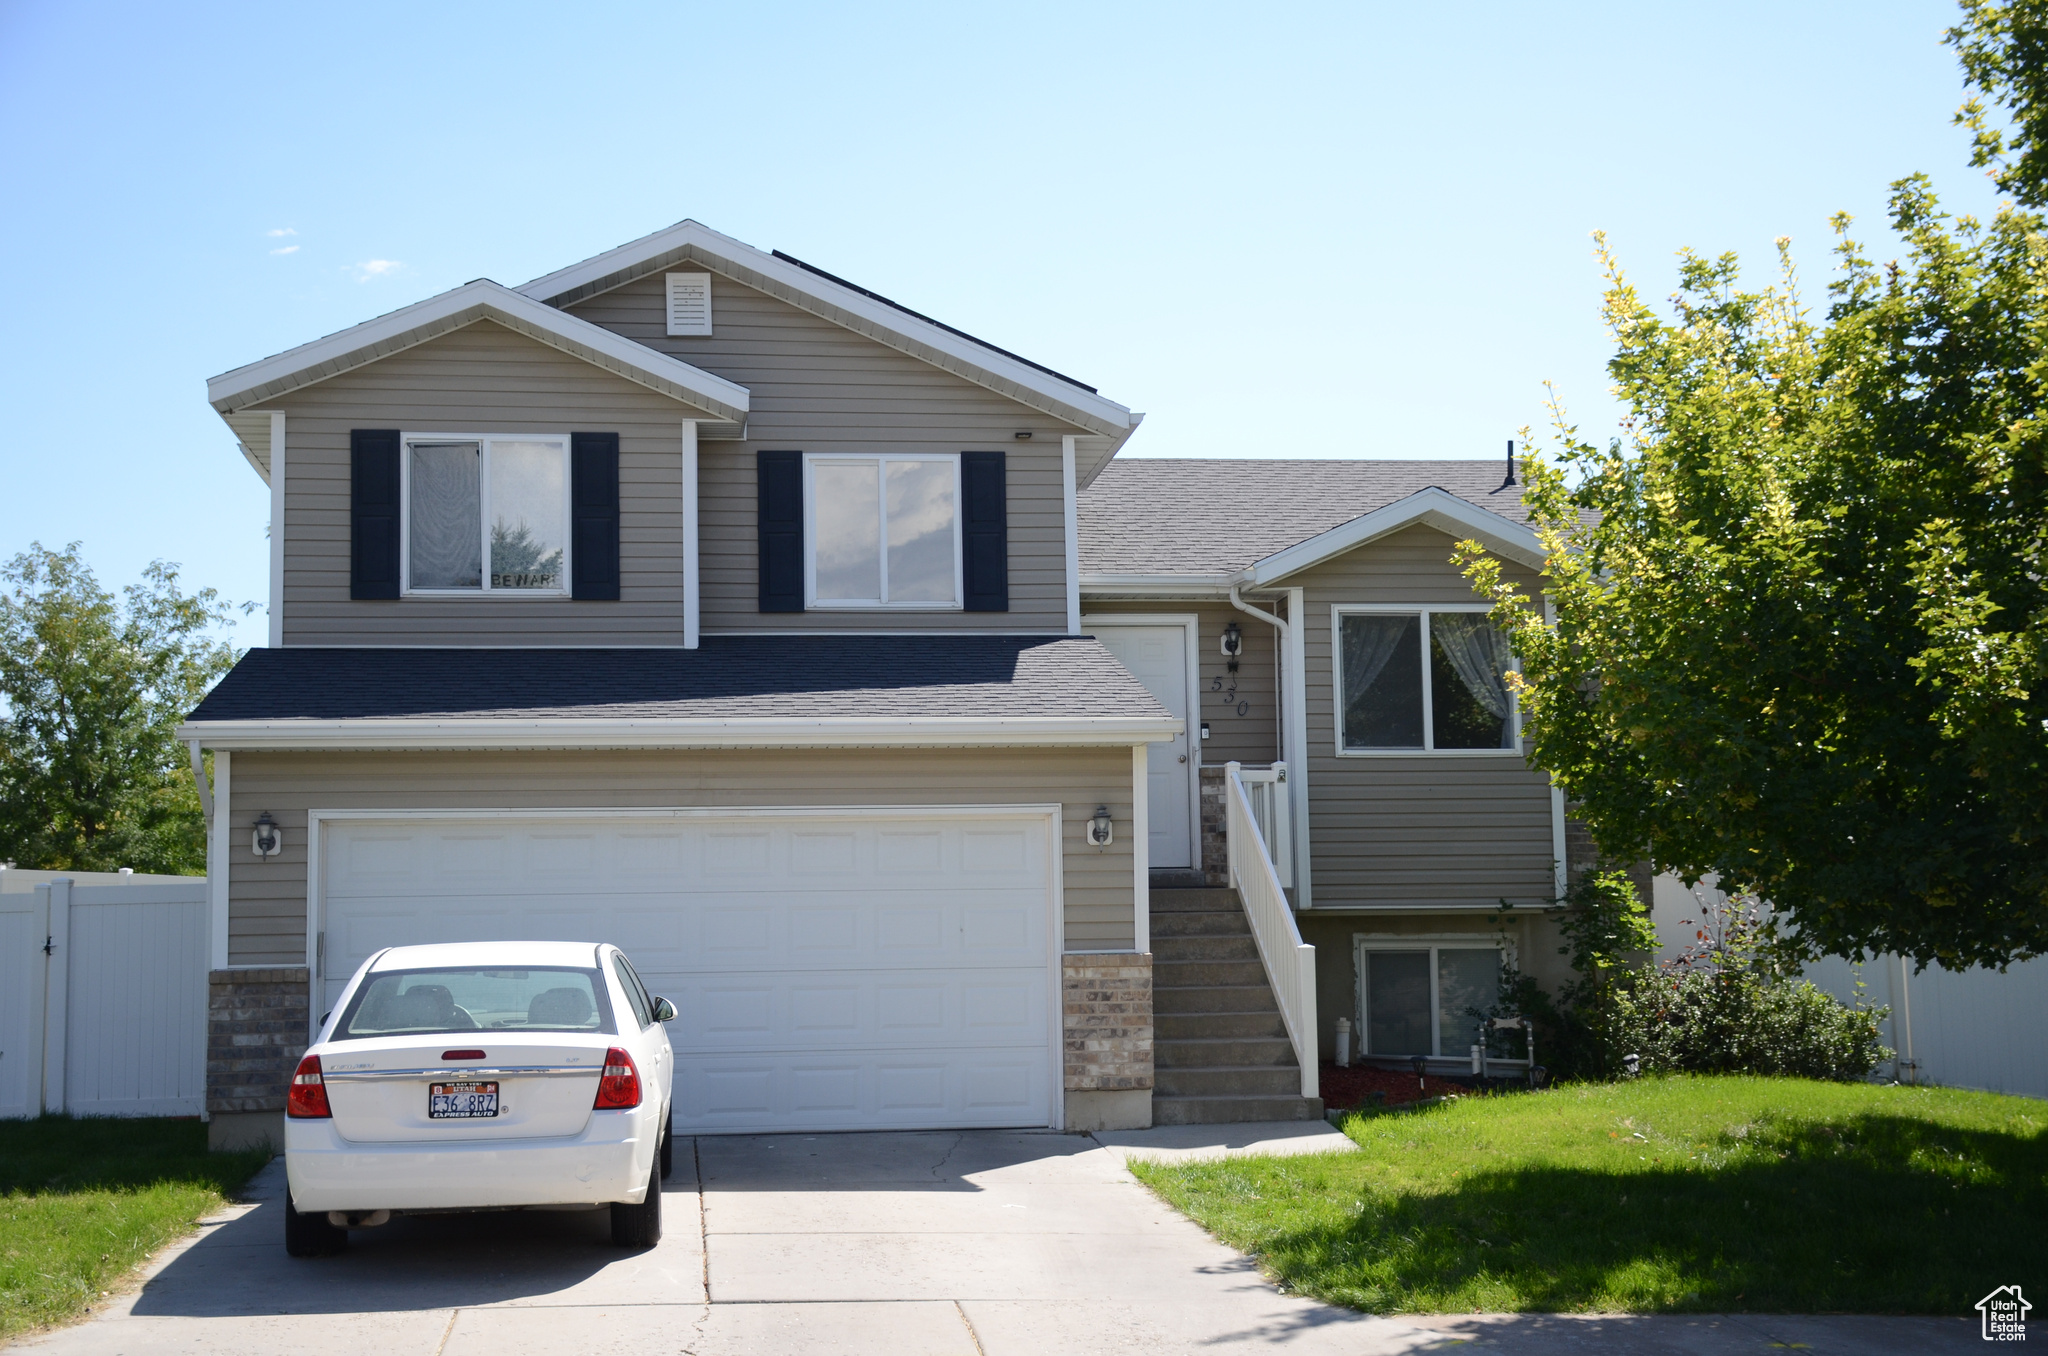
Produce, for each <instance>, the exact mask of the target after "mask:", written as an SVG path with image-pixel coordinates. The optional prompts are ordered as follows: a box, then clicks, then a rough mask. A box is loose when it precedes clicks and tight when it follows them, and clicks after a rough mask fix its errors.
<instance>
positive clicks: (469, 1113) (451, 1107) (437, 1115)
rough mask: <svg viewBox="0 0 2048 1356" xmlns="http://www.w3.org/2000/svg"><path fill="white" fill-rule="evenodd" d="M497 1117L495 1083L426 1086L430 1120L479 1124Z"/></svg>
mask: <svg viewBox="0 0 2048 1356" xmlns="http://www.w3.org/2000/svg"><path fill="white" fill-rule="evenodd" d="M497 1114H498V1085H497V1084H496V1083H429V1084H427V1119H428V1120H430V1121H442V1120H480V1119H482V1118H484V1117H487V1116H495V1115H497Z"/></svg>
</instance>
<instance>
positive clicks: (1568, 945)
mask: <svg viewBox="0 0 2048 1356" xmlns="http://www.w3.org/2000/svg"><path fill="white" fill-rule="evenodd" d="M1559 922H1560V930H1561V931H1562V933H1563V935H1564V939H1565V944H1564V945H1563V946H1562V947H1560V948H1559V951H1560V953H1561V954H1563V955H1565V956H1567V957H1568V958H1569V959H1570V960H1571V963H1572V968H1573V971H1574V972H1575V976H1576V977H1575V978H1574V979H1573V980H1572V981H1571V982H1570V983H1568V984H1566V985H1565V986H1564V987H1563V988H1562V989H1561V990H1560V991H1559V992H1558V993H1557V994H1556V995H1555V996H1553V995H1551V994H1549V993H1546V992H1545V991H1544V990H1543V989H1542V988H1540V987H1539V986H1538V985H1537V984H1536V983H1535V981H1534V980H1532V979H1530V978H1529V977H1528V976H1526V975H1523V974H1521V973H1519V972H1517V971H1513V970H1510V971H1508V972H1507V973H1506V974H1504V975H1503V976H1502V984H1501V994H1502V1001H1501V1003H1500V1004H1499V1006H1498V1007H1496V1008H1495V1009H1493V1010H1492V1011H1491V1012H1489V1013H1488V1014H1485V1015H1488V1016H1502V1015H1517V1016H1527V1017H1529V1018H1531V1019H1532V1020H1533V1021H1534V1022H1535V1024H1536V1035H1537V1048H1538V1050H1539V1052H1540V1053H1541V1057H1542V1058H1543V1059H1544V1061H1545V1062H1546V1063H1547V1064H1548V1065H1549V1067H1550V1069H1551V1071H1552V1073H1553V1075H1554V1076H1555V1077H1556V1078H1558V1079H1562V1080H1571V1079H1608V1078H1615V1077H1619V1076H1621V1075H1623V1074H1624V1073H1625V1072H1627V1070H1628V1069H1629V1067H1630V1057H1631V1056H1633V1057H1634V1061H1633V1063H1634V1067H1635V1068H1636V1070H1637V1071H1639V1072H1641V1073H1646V1074H1647V1073H1750V1074H1779V1075H1791V1076H1797V1077H1802V1078H1826V1079H1852V1078H1862V1077H1865V1076H1866V1075H1868V1074H1869V1073H1870V1072H1871V1071H1872V1070H1873V1069H1875V1068H1876V1067H1877V1066H1878V1064H1879V1063H1881V1062H1883V1061H1884V1060H1887V1059H1889V1058H1891V1054H1892V1052H1891V1051H1890V1050H1889V1049H1887V1048H1886V1047H1885V1046H1884V1045H1883V1044H1882V1043H1881V1042H1880V1040H1879V1032H1880V1030H1881V1024H1882V1023H1883V1021H1884V1019H1885V1017H1886V1015H1887V1013H1888V1009H1886V1008H1882V1007H1870V1006H1867V1005H1863V1004H1858V1005H1857V1006H1854V1007H1851V1006H1848V1005H1847V1004H1844V1003H1842V1002H1841V1001H1840V1000H1838V999H1837V998H1835V997H1834V996H1833V995H1832V994H1829V993H1827V992H1825V991H1824V990H1822V989H1820V988H1817V987H1816V986H1815V985H1813V984H1811V983H1809V982H1808V981H1806V980H1804V979H1801V978H1799V976H1798V973H1797V970H1796V969H1795V968H1794V966H1793V963H1792V962H1791V961H1789V960H1788V959H1786V958H1785V957H1784V956H1782V955H1781V954H1780V952H1779V950H1778V948H1777V947H1776V945H1775V940H1776V939H1775V934H1774V932H1773V930H1772V925H1771V919H1770V916H1769V913H1768V911H1767V910H1765V909H1763V908H1762V907H1761V906H1760V905H1759V904H1758V903H1757V902H1756V901H1755V900H1754V899H1753V898H1748V897H1743V898H1738V899H1735V900H1732V901H1730V902H1729V904H1728V905H1727V906H1725V907H1723V908H1719V909H1714V910H1709V916H1708V917H1707V918H1706V919H1705V920H1703V922H1702V925H1701V926H1700V928H1699V931H1698V932H1697V933H1696V935H1695V936H1694V938H1693V939H1692V941H1691V942H1690V944H1689V945H1688V946H1687V947H1686V948H1685V949H1684V950H1683V951H1681V952H1680V953H1679V954H1678V955H1677V956H1676V957H1674V958H1673V959H1671V960H1669V961H1666V962H1663V963H1661V964H1660V963H1657V962H1654V961H1651V960H1649V959H1647V957H1648V956H1649V955H1654V954H1655V952H1656V949H1657V933H1656V929H1655V928H1654V927H1652V926H1651V923H1650V916H1649V910H1648V909H1646V908H1645V907H1644V906H1643V902H1642V900H1641V899H1640V898H1638V897H1637V895H1636V891H1635V886H1634V885H1633V884H1631V883H1630V881H1629V879H1628V877H1627V876H1626V875H1625V874H1623V873H1622V872H1619V871H1610V872H1593V873H1588V874H1587V875H1586V876H1585V877H1583V878H1581V880H1580V881H1579V883H1578V884H1577V885H1575V886H1574V887H1573V888H1572V890H1571V892H1570V893H1569V894H1568V895H1567V896H1566V897H1565V901H1564V903H1563V906H1562V908H1561V910H1560V911H1559ZM1505 1053H1511V1054H1514V1055H1520V1054H1521V1053H1522V1051H1521V1050H1519V1049H1518V1050H1514V1051H1511V1052H1505Z"/></svg>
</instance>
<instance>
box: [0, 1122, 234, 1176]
mask: <svg viewBox="0 0 2048 1356" xmlns="http://www.w3.org/2000/svg"><path fill="white" fill-rule="evenodd" d="M269 1159H270V1155H269V1154H268V1153H267V1152H264V1151H263V1150H260V1149H259V1150H251V1151H248V1152H244V1153H208V1152H207V1149H206V1127H205V1126H204V1125H203V1124H201V1123H200V1121H199V1120H198V1118H197V1117H194V1118H193V1119H191V1120H171V1119H164V1118H136V1117H117V1116H59V1115H52V1116H39V1117H37V1118H35V1119H34V1120H17V1121H0V1196H4V1195H7V1194H8V1193H10V1192H21V1193H23V1194H25V1195H43V1194H49V1193H64V1192H74V1191H127V1190H134V1189H136V1188H140V1187H148V1186H155V1185H157V1184H158V1183H161V1182H176V1183H179V1184H181V1185H185V1186H195V1187H207V1188H211V1189H212V1190H214V1191H218V1192H220V1193H221V1194H222V1195H227V1196H232V1195H233V1194H234V1193H235V1192H236V1191H238V1190H240V1189H241V1186H242V1184H243V1183H244V1182H247V1181H248V1180H249V1178H250V1177H251V1176H252V1175H253V1174H254V1173H255V1172H256V1170H257V1169H258V1168H260V1167H262V1166H263V1165H264V1164H265V1163H266V1162H268V1161H269Z"/></svg>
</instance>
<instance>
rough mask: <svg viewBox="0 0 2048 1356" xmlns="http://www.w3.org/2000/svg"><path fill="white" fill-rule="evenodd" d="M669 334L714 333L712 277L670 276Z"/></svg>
mask: <svg viewBox="0 0 2048 1356" xmlns="http://www.w3.org/2000/svg"><path fill="white" fill-rule="evenodd" d="M668 332H669V333H670V334H709V333H711V275H710V274H709V273H671V274H669V275H668Z"/></svg>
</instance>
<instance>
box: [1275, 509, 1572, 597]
mask: <svg viewBox="0 0 2048 1356" xmlns="http://www.w3.org/2000/svg"><path fill="white" fill-rule="evenodd" d="M1418 523H1419V524H1422V525H1423V526H1426V527H1433V528H1435V529H1436V530H1437V531H1439V532H1444V533H1448V534H1449V535H1451V536H1453V537H1456V538H1457V539H1459V540H1460V541H1462V540H1464V539H1466V538H1468V537H1470V538H1472V539H1474V540H1476V541H1478V542H1479V543H1480V544H1481V545H1483V546H1485V547H1486V549H1487V550H1489V551H1492V552H1493V553H1494V554H1495V555H1500V556H1505V557H1507V558H1508V559H1509V560H1512V561H1516V562H1518V563H1520V564H1523V565H1526V566H1528V567H1529V568H1530V569H1532V570H1540V569H1542V568H1543V559H1544V556H1543V542H1542V540H1541V539H1540V538H1538V537H1537V535H1536V533H1535V532H1534V531H1532V530H1531V529H1529V528H1527V527H1525V526H1523V525H1522V524H1521V523H1518V522H1515V521H1514V520H1513V519H1511V518H1503V517H1501V515H1499V514H1498V513H1494V512H1492V511H1490V510H1488V509H1483V508H1480V507H1479V506H1478V505H1477V504H1474V503H1472V502H1471V501H1470V500H1468V499H1460V498H1459V497H1458V496H1457V495H1455V494H1452V493H1451V492H1450V491H1449V490H1442V489H1438V488H1437V487H1436V486H1434V485H1432V486H1430V487H1429V488H1428V489H1426V490H1417V491H1416V492H1415V493H1414V494H1411V495H1409V496H1408V497H1407V498H1405V499H1398V500H1396V501H1394V502H1393V503H1391V504H1389V505H1387V506H1386V507H1385V508H1379V509H1374V510H1373V511H1372V512H1371V513H1368V514H1366V515H1364V516H1363V517H1359V518H1353V519H1352V520H1351V521H1350V522H1348V523H1341V524H1339V525H1338V526H1336V527H1333V528H1331V529H1330V530H1329V531H1327V532H1319V533H1317V534H1316V535H1315V536H1313V537H1310V538H1309V539H1308V540H1307V541H1303V542H1297V543H1295V544H1294V545H1293V546H1290V547H1288V548H1287V549H1286V550H1284V551H1276V552H1274V553H1273V554H1272V555H1270V556H1267V557H1266V558H1265V559H1264V560H1256V561H1253V562H1252V563H1251V564H1250V565H1249V566H1247V567H1246V568H1245V570H1244V572H1243V573H1242V574H1241V575H1239V576H1238V579H1239V582H1240V583H1242V584H1246V585H1249V586H1251V587H1254V588H1258V587H1262V586H1264V585H1267V584H1270V583H1272V582H1274V581H1275V580H1278V579H1284V578H1285V577H1287V576H1288V575H1291V574H1297V573H1299V572H1300V571H1302V570H1306V569H1308V568H1309V567H1311V566H1314V565H1320V564H1321V563H1322V562H1324V561H1326V560H1328V559H1330V558H1331V557H1332V556H1338V555H1342V554H1343V553H1344V552H1346V551H1350V550H1354V549H1356V548H1357V547H1360V546H1363V545H1365V544H1366V543H1367V542H1369V541H1372V540H1374V539H1375V538H1378V537H1384V536H1386V535H1387V534H1388V533H1390V532H1398V531H1400V530H1401V529H1402V528H1404V527H1410V526H1413V525H1415V524H1418Z"/></svg>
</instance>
